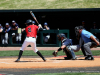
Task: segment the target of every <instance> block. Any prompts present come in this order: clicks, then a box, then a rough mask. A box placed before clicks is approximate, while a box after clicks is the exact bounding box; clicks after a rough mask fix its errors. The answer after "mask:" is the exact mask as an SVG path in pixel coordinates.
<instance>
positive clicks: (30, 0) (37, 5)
mask: <svg viewBox="0 0 100 75" xmlns="http://www.w3.org/2000/svg"><path fill="white" fill-rule="evenodd" d="M66 8H100V0H0V9H66Z"/></svg>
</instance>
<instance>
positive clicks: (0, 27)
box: [0, 24, 3, 44]
mask: <svg viewBox="0 0 100 75" xmlns="http://www.w3.org/2000/svg"><path fill="white" fill-rule="evenodd" d="M2 31H3V27H2V25H1V24H0V36H1V41H2V37H3V33H2ZM2 44H3V41H2Z"/></svg>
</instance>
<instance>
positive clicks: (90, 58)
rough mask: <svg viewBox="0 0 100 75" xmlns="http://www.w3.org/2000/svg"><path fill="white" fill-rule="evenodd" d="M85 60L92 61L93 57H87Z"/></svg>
mask: <svg viewBox="0 0 100 75" xmlns="http://www.w3.org/2000/svg"><path fill="white" fill-rule="evenodd" d="M85 60H94V57H93V56H87V57H85Z"/></svg>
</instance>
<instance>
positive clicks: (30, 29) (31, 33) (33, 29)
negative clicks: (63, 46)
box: [25, 25, 39, 38]
mask: <svg viewBox="0 0 100 75" xmlns="http://www.w3.org/2000/svg"><path fill="white" fill-rule="evenodd" d="M38 28H39V27H38V26H37V25H29V26H27V27H26V28H25V31H26V34H27V35H26V36H27V37H35V38H36V35H37V31H38Z"/></svg>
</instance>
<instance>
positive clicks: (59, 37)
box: [57, 33, 66, 41]
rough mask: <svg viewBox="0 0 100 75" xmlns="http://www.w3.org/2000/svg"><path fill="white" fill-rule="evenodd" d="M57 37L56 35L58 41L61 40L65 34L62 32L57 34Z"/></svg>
mask: <svg viewBox="0 0 100 75" xmlns="http://www.w3.org/2000/svg"><path fill="white" fill-rule="evenodd" d="M57 37H58V40H59V41H61V38H62V37H64V39H65V38H66V36H65V34H63V33H60V34H58V35H57Z"/></svg>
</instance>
